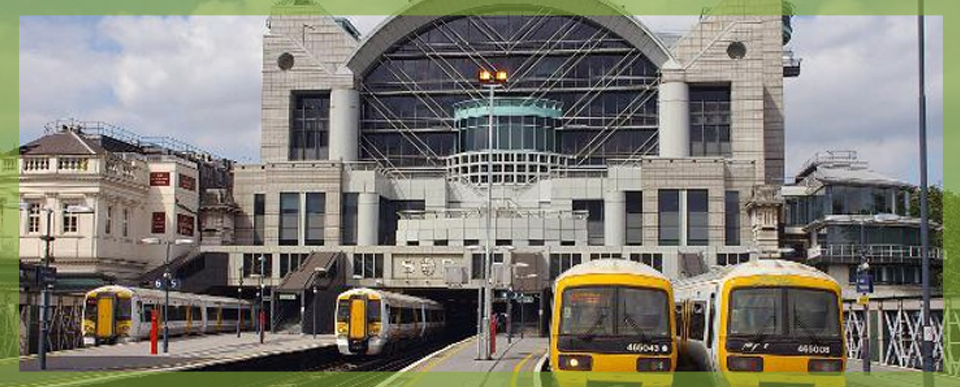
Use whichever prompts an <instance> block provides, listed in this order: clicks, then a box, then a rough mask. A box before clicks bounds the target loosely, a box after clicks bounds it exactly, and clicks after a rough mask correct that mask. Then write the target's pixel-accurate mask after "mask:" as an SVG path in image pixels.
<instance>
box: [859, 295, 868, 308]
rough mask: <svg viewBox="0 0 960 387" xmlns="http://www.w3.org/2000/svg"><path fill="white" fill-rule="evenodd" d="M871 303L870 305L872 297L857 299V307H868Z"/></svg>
mask: <svg viewBox="0 0 960 387" xmlns="http://www.w3.org/2000/svg"><path fill="white" fill-rule="evenodd" d="M869 303H870V296H860V297H857V305H861V306H864V305H867V304H869Z"/></svg>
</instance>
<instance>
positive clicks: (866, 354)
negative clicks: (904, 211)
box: [857, 220, 872, 374]
mask: <svg viewBox="0 0 960 387" xmlns="http://www.w3.org/2000/svg"><path fill="white" fill-rule="evenodd" d="M863 224H864V221H863V220H861V221H860V266H859V267H858V268H857V270H859V271H860V275H861V276H862V277H861V278H867V281H868V282H872V279H870V277H869V276H870V272H869V270H870V263H868V262H867V244H866V233H865V232H864V227H863ZM857 282H858V283H859V282H860V280H859V279H858V280H857ZM862 290H863V294H862V295H863V296H864V297H866V296H867V290H868V289H862ZM869 321H870V301H869V300H867V302H864V303H863V329H861V330H860V352H861V353H860V358H861V360H862V361H863V372H864V373H866V374H869V373H870V332H869V330H870V323H869Z"/></svg>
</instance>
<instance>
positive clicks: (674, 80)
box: [658, 60, 690, 158]
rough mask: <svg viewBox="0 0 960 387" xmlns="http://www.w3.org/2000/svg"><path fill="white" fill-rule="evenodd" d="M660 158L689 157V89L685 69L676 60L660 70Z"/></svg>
mask: <svg viewBox="0 0 960 387" xmlns="http://www.w3.org/2000/svg"><path fill="white" fill-rule="evenodd" d="M660 72H661V79H660V90H659V93H658V103H659V126H660V129H659V138H660V157H671V158H675V157H689V156H690V88H689V87H688V86H687V83H686V82H684V79H683V69H682V68H681V67H680V65H679V64H677V63H676V62H674V61H673V60H670V61H668V62H667V63H666V64H664V65H663V67H662V68H661V69H660Z"/></svg>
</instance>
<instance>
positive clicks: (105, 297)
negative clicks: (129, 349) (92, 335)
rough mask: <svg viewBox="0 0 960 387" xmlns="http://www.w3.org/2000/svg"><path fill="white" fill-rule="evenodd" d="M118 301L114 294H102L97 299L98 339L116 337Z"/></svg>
mask: <svg viewBox="0 0 960 387" xmlns="http://www.w3.org/2000/svg"><path fill="white" fill-rule="evenodd" d="M115 307H116V299H115V297H114V296H113V294H101V295H100V296H99V297H98V298H97V330H96V332H97V335H96V336H97V338H111V337H113V336H114V333H115V330H116V329H115V328H116V326H115V325H114V321H115V315H116V310H115Z"/></svg>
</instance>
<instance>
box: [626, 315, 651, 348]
mask: <svg viewBox="0 0 960 387" xmlns="http://www.w3.org/2000/svg"><path fill="white" fill-rule="evenodd" d="M623 321H626V322H627V324H630V327H632V328H633V330H634V331H635V332H637V333H639V334H640V341H643V342H648V341H649V338H648V337H647V333H646V332H645V331H644V330H643V328H640V325H637V322H636V321H635V320H634V319H633V317H630V313H627V312H624V313H623Z"/></svg>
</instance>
